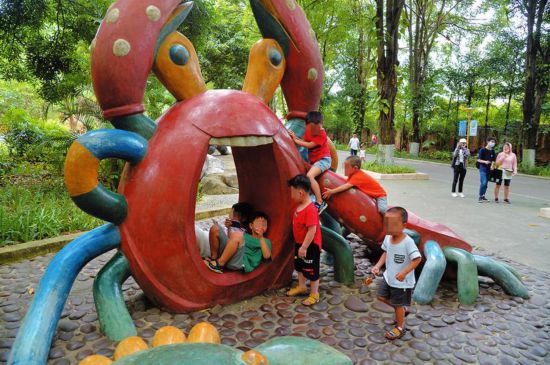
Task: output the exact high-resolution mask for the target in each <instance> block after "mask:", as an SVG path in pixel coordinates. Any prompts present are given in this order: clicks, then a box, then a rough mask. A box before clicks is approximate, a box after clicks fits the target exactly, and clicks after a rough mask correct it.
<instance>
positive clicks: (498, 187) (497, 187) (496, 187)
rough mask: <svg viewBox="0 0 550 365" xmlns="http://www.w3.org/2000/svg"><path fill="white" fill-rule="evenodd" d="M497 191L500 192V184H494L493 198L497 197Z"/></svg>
mask: <svg viewBox="0 0 550 365" xmlns="http://www.w3.org/2000/svg"><path fill="white" fill-rule="evenodd" d="M499 192H500V185H496V184H495V199H498V193H499Z"/></svg>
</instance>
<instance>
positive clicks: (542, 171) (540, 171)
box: [519, 165, 550, 177]
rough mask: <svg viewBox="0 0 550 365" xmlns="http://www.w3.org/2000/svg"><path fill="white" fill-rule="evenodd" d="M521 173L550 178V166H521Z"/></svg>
mask: <svg viewBox="0 0 550 365" xmlns="http://www.w3.org/2000/svg"><path fill="white" fill-rule="evenodd" d="M519 172H520V173H522V174H528V175H535V176H546V177H550V165H548V166H535V167H531V168H527V167H523V166H521V165H520V166H519Z"/></svg>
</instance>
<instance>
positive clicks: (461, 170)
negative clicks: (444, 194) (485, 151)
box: [451, 138, 470, 198]
mask: <svg viewBox="0 0 550 365" xmlns="http://www.w3.org/2000/svg"><path fill="white" fill-rule="evenodd" d="M467 143H468V142H467V141H466V138H461V139H460V141H458V144H457V145H456V148H455V150H454V152H453V162H452V163H451V167H452V169H453V186H452V190H451V195H452V196H453V198H456V197H457V196H459V195H460V197H461V198H464V194H463V193H462V187H463V186H464V178H465V177H466V171H467V166H468V157H470V150H469V149H468V145H467ZM457 183H458V195H457V193H456V184H457Z"/></svg>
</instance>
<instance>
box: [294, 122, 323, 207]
mask: <svg viewBox="0 0 550 365" xmlns="http://www.w3.org/2000/svg"><path fill="white" fill-rule="evenodd" d="M322 125H323V114H321V112H309V113H307V116H306V131H305V133H304V139H303V140H302V139H300V138H298V137H297V136H296V134H294V132H292V131H289V134H290V136H291V137H292V139H293V140H294V143H296V144H297V145H298V146H302V147H305V148H307V149H308V159H309V163H311V164H312V166H311V168H310V169H309V171H308V172H307V177H308V178H309V181H310V183H311V190H312V191H313V194H314V195H315V200H316V201H315V203H314V204H315V206H316V207H317V210H318V211H319V214H321V213H322V212H323V211H324V210H325V209H327V203H326V202H324V201H323V197H322V196H321V188H320V187H319V183H318V182H317V180H315V178H316V177H317V176H319V175H321V174H322V173H323V172H325V171H327V170H328V169H329V168H330V165H331V163H332V159H331V157H330V149H329V145H328V137H327V133H326V132H325V129H324V128H323V126H322Z"/></svg>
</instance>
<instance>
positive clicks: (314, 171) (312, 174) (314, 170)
mask: <svg viewBox="0 0 550 365" xmlns="http://www.w3.org/2000/svg"><path fill="white" fill-rule="evenodd" d="M319 175H321V169H320V168H318V167H317V166H312V167H311V169H309V171H308V172H307V177H309V181H310V182H311V191H313V194H314V195H315V200H317V203H321V202H322V201H323V197H322V196H321V188H320V187H319V183H318V182H317V180H315V178H316V177H317V176H319Z"/></svg>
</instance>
